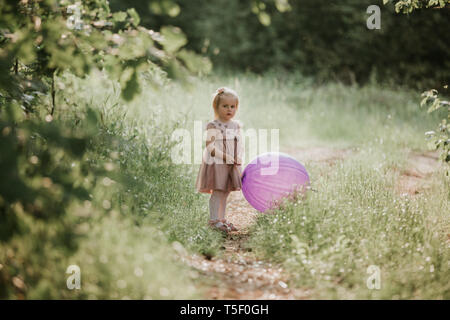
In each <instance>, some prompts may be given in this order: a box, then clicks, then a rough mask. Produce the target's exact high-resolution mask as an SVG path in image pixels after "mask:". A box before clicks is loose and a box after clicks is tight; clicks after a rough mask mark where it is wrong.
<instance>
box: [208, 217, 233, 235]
mask: <svg viewBox="0 0 450 320" xmlns="http://www.w3.org/2000/svg"><path fill="white" fill-rule="evenodd" d="M208 224H209V226H210V227H212V228H213V229H217V230H220V231H225V232H228V231H230V228H229V227H228V226H227V225H226V224H225V223H224V220H219V219H216V220H209V222H208Z"/></svg>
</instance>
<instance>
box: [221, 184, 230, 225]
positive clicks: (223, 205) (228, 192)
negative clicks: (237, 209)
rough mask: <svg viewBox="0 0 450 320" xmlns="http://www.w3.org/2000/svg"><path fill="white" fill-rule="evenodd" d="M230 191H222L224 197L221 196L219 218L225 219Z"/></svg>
mask: <svg viewBox="0 0 450 320" xmlns="http://www.w3.org/2000/svg"><path fill="white" fill-rule="evenodd" d="M229 194H230V191H226V192H222V197H221V198H220V209H219V219H225V209H226V207H227V198H228V195H229Z"/></svg>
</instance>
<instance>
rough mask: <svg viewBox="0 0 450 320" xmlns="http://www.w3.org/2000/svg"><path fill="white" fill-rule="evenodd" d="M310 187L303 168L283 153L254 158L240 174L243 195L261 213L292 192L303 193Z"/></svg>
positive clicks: (269, 153)
mask: <svg viewBox="0 0 450 320" xmlns="http://www.w3.org/2000/svg"><path fill="white" fill-rule="evenodd" d="M309 183H310V182H309V176H308V172H306V169H305V167H304V166H303V165H302V164H301V163H300V162H298V161H297V160H295V159H294V158H293V157H291V156H289V155H287V154H285V153H282V152H268V153H264V154H261V155H259V156H257V157H256V158H255V159H253V160H252V161H251V162H250V163H249V164H248V165H247V166H246V167H245V169H244V172H243V173H242V193H243V194H244V197H245V199H247V201H248V202H249V203H250V204H251V205H252V207H254V208H255V209H256V210H258V211H261V212H265V211H266V210H268V209H273V208H274V207H275V206H276V203H277V202H279V201H280V200H281V199H282V198H284V197H286V196H289V195H290V194H291V193H293V192H294V191H300V192H303V193H304V192H305V190H306V187H307V186H309Z"/></svg>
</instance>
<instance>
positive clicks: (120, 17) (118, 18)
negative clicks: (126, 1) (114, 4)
mask: <svg viewBox="0 0 450 320" xmlns="http://www.w3.org/2000/svg"><path fill="white" fill-rule="evenodd" d="M126 18H127V14H126V13H125V12H123V11H119V12H114V13H113V19H114V21H115V22H124V21H125V19H126Z"/></svg>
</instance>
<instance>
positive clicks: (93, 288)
mask: <svg viewBox="0 0 450 320" xmlns="http://www.w3.org/2000/svg"><path fill="white" fill-rule="evenodd" d="M143 77H145V75H143ZM160 83H161V86H160V87H155V86H154V85H152V84H150V82H149V83H148V84H145V85H144V87H143V88H141V94H140V95H139V96H138V97H137V98H136V99H135V100H133V101H131V102H124V101H123V100H121V99H120V97H119V90H118V84H117V83H114V82H111V81H109V80H108V79H106V78H105V76H104V75H102V74H100V73H93V74H92V75H91V76H89V77H87V78H86V79H83V80H80V79H76V78H73V77H71V76H70V75H69V74H65V75H63V76H62V77H60V78H59V79H58V82H57V88H59V92H58V95H57V109H56V115H55V119H56V121H64V122H65V123H67V125H73V126H75V127H77V123H79V121H82V120H83V118H84V117H85V110H86V108H87V107H91V108H93V109H95V110H97V116H98V118H99V119H100V128H99V134H98V135H97V136H96V137H95V139H93V140H92V141H91V144H90V147H89V152H88V156H87V158H86V159H85V161H87V162H88V163H89V165H90V166H92V167H96V166H97V167H102V168H103V169H106V171H107V172H108V174H107V175H104V176H103V175H102V176H96V177H91V178H92V179H93V180H94V181H96V183H95V184H94V185H95V186H96V187H95V188H94V189H93V190H92V192H91V195H90V200H88V201H85V202H83V203H79V204H77V205H73V206H72V207H70V209H69V210H68V213H67V220H64V221H60V222H57V223H64V224H69V225H71V226H73V228H75V229H76V230H77V233H78V235H79V240H78V242H77V248H75V249H76V250H75V253H74V254H72V253H69V252H60V251H57V250H56V249H53V247H52V246H51V243H48V242H46V240H45V239H46V237H47V236H46V235H47V234H51V233H53V232H55V231H54V230H56V229H53V226H51V225H40V224H39V225H36V226H35V229H33V230H32V232H30V233H29V234H27V235H23V236H21V237H17V238H16V239H13V240H12V242H11V243H10V244H9V245H8V246H7V247H5V246H3V245H2V250H0V259H1V261H9V260H8V259H14V261H22V264H17V265H14V266H7V267H8V268H15V270H18V271H17V274H20V273H21V272H22V271H23V272H25V271H24V270H25V269H26V270H28V271H27V272H31V274H32V275H33V277H34V278H35V279H36V283H37V285H36V286H33V287H26V288H25V286H26V284H22V283H20V281H19V280H17V279H16V283H15V286H16V287H17V285H19V286H21V287H22V288H19V289H20V290H19V291H20V292H26V295H25V296H23V295H20V294H18V293H17V292H19V291H17V290H16V288H15V289H14V290H16V291H17V292H16V291H14V290H10V291H4V292H10V293H9V296H8V297H9V298H21V297H27V298H38V299H39V298H83V299H97V298H105V299H109V298H112V299H122V298H123V299H126V298H138V299H141V298H147V299H160V298H164V299H172V298H175V299H178V298H187V299H189V298H198V297H201V296H202V294H203V293H202V291H201V290H199V289H198V288H196V286H195V281H196V280H195V278H196V277H197V276H198V275H196V274H195V273H193V272H192V270H190V269H189V268H188V267H187V266H185V265H182V264H181V263H179V262H178V261H177V259H176V256H177V254H179V253H180V252H181V251H183V252H185V250H187V251H190V252H198V253H203V254H206V255H216V254H220V252H221V246H222V244H223V237H222V235H221V234H220V233H217V232H215V231H213V230H211V229H210V228H208V227H207V225H206V221H207V219H208V217H209V212H208V195H205V194H198V193H196V192H195V189H194V182H195V178H196V175H197V171H198V164H196V163H191V164H182V165H180V164H174V163H173V162H172V161H171V147H172V146H173V145H174V142H173V141H172V140H171V136H172V133H173V132H174V130H176V129H179V128H182V129H186V130H188V131H189V132H190V133H191V134H192V133H193V131H194V121H202V123H203V124H204V123H205V122H206V121H208V120H211V119H212V118H213V110H212V107H211V98H212V97H211V94H212V93H213V92H214V91H215V89H217V87H221V86H229V87H232V88H233V89H235V90H236V91H237V92H238V93H239V95H240V109H239V111H238V113H237V117H236V118H238V119H240V120H241V121H242V122H243V124H244V129H249V128H253V129H260V128H266V129H273V128H274V129H277V128H278V129H280V145H281V146H282V147H289V146H291V147H305V146H330V147H346V146H352V147H356V148H357V150H358V152H357V153H355V154H354V155H353V156H351V157H350V158H347V159H345V160H344V161H342V162H340V163H338V164H337V165H336V166H334V167H332V168H331V169H328V167H323V166H321V165H318V164H316V163H315V162H314V161H311V162H308V163H306V165H307V169H308V171H310V173H311V178H312V182H313V184H314V186H315V188H316V189H318V192H317V193H311V194H310V195H309V196H308V198H307V200H306V201H305V202H303V203H297V204H287V205H286V207H285V208H284V209H283V210H280V211H278V212H277V213H276V214H275V215H265V216H260V218H259V219H258V221H257V224H256V225H255V226H254V228H253V230H252V232H251V238H250V242H249V245H250V246H251V247H252V248H254V250H255V252H256V253H257V254H258V255H259V256H260V257H261V258H264V259H269V260H273V261H277V262H281V263H283V264H284V265H285V266H286V267H287V268H288V269H289V270H290V271H291V274H292V281H291V283H290V284H291V285H298V286H307V287H311V288H313V289H314V290H313V292H314V293H315V296H314V297H332V298H358V297H369V298H380V297H381V298H416V297H418V298H428V297H431V298H443V297H444V298H448V297H449V294H448V291H449V286H448V283H450V281H449V273H448V271H447V270H448V269H449V265H448V260H449V259H448V258H449V257H448V244H446V242H445V240H446V239H445V230H448V225H449V224H448V215H446V212H448V211H449V210H448V200H449V198H448V197H449V186H448V180H445V179H442V178H440V176H439V175H437V176H436V178H435V180H434V184H433V189H432V190H430V191H429V192H428V193H426V194H422V195H419V196H418V197H414V198H411V197H401V196H398V195H396V194H395V193H394V192H393V185H394V183H395V179H396V176H395V172H396V171H393V170H391V169H392V168H393V167H401V166H402V165H403V163H404V161H405V159H406V154H407V152H405V151H408V150H410V149H424V148H425V146H426V142H425V140H424V139H423V137H424V136H423V132H425V131H427V130H429V128H432V127H434V123H435V122H436V121H435V120H436V119H435V118H437V117H438V115H434V116H431V117H430V116H427V115H425V114H424V113H423V111H421V110H418V107H417V105H418V103H417V101H418V100H417V99H418V94H417V93H413V92H410V91H406V90H403V89H393V88H387V87H383V86H380V85H377V84H375V83H373V84H371V85H369V86H366V87H363V88H358V87H345V86H342V85H340V84H326V85H325V84H324V85H321V86H318V85H315V84H313V82H312V81H311V80H310V79H307V78H303V77H302V76H301V75H298V74H290V75H286V74H267V75H264V76H260V75H253V74H240V75H227V76H222V75H213V76H210V77H206V78H193V79H191V81H190V85H189V86H187V87H186V86H182V85H181V84H180V83H177V82H173V81H167V80H165V78H164V77H161V79H160ZM433 117H435V118H433ZM246 151H248V150H246ZM249 160H251V159H245V161H246V162H248V161H249ZM44 231H45V232H44ZM12 257H13V258H12ZM71 264H76V265H78V266H80V268H81V275H82V289H81V290H80V291H76V290H75V291H70V290H68V289H67V288H66V283H65V281H66V279H67V277H68V275H67V274H66V273H65V271H66V268H67V267H68V266H69V265H71ZM371 264H374V265H378V266H379V267H380V268H381V271H382V275H381V277H382V289H381V290H379V291H378V290H372V291H370V290H368V289H367V288H366V286H365V279H366V278H367V274H366V269H367V266H368V265H371ZM2 267H5V266H3V265H1V264H0V268H2ZM8 285H11V284H8ZM2 292H3V291H2ZM14 292H16V293H14ZM21 294H22V293H21Z"/></svg>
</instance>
